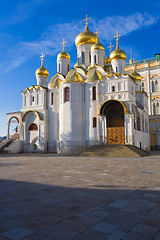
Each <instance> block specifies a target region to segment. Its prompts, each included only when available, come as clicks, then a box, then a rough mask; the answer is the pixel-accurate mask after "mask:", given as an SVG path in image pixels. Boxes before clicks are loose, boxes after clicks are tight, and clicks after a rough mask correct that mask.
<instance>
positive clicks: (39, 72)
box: [36, 63, 49, 77]
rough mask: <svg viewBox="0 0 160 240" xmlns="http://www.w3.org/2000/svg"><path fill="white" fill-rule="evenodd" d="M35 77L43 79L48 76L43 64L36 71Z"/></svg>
mask: <svg viewBox="0 0 160 240" xmlns="http://www.w3.org/2000/svg"><path fill="white" fill-rule="evenodd" d="M36 76H45V77H48V76H49V72H48V70H47V69H46V68H44V66H43V63H42V65H41V67H40V68H38V69H37V70H36Z"/></svg>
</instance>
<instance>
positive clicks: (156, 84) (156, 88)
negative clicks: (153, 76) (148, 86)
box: [154, 80, 158, 92]
mask: <svg viewBox="0 0 160 240" xmlns="http://www.w3.org/2000/svg"><path fill="white" fill-rule="evenodd" d="M154 91H155V92H158V81H157V80H156V81H155V89H154Z"/></svg>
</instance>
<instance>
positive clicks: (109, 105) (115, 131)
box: [101, 100, 125, 144]
mask: <svg viewBox="0 0 160 240" xmlns="http://www.w3.org/2000/svg"><path fill="white" fill-rule="evenodd" d="M101 114H102V115H106V126H107V144H125V127H124V108H123V105H122V104H121V103H120V102H119V101H116V100H110V101H107V102H106V103H105V104H104V105H103V106H102V108H101Z"/></svg>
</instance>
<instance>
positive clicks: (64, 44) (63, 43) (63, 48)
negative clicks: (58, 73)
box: [61, 39, 67, 51]
mask: <svg viewBox="0 0 160 240" xmlns="http://www.w3.org/2000/svg"><path fill="white" fill-rule="evenodd" d="M65 43H67V42H65V41H64V39H63V42H62V43H61V44H63V51H64V47H65Z"/></svg>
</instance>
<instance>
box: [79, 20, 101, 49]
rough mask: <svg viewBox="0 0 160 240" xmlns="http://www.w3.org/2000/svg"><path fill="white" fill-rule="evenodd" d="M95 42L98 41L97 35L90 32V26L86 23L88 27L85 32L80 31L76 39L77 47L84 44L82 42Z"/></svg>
mask: <svg viewBox="0 0 160 240" xmlns="http://www.w3.org/2000/svg"><path fill="white" fill-rule="evenodd" d="M88 43H90V44H94V43H97V35H96V34H94V33H92V32H90V31H89V29H88V26H87V25H86V29H85V31H84V32H82V33H80V34H79V35H78V36H77V37H76V39H75V44H76V47H78V46H80V45H82V44H88Z"/></svg>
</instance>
